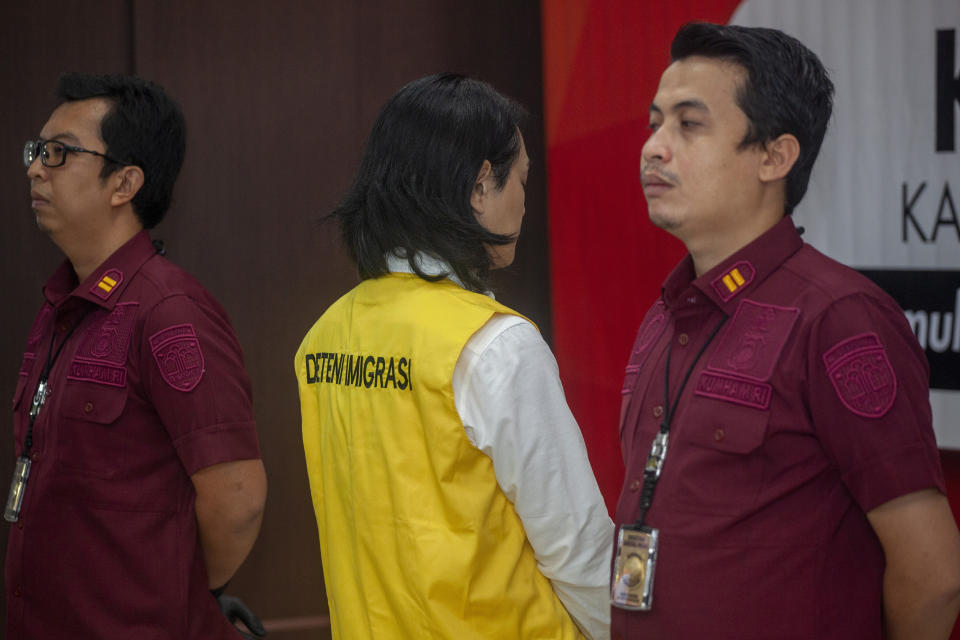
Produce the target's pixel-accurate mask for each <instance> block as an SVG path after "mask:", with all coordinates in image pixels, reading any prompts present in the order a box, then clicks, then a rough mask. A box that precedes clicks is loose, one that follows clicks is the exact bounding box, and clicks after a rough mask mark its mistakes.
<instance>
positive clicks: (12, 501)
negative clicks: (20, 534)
mask: <svg viewBox="0 0 960 640" xmlns="http://www.w3.org/2000/svg"><path fill="white" fill-rule="evenodd" d="M31 464H32V463H31V461H30V458H28V457H26V456H20V457H19V458H17V464H16V466H15V467H14V468H13V480H12V481H11V482H10V495H8V496H7V507H6V509H4V510H3V519H4V520H6V521H7V522H16V521H17V520H19V519H20V507H21V506H22V505H23V494H24V493H25V492H26V490H27V478H29V477H30V465H31Z"/></svg>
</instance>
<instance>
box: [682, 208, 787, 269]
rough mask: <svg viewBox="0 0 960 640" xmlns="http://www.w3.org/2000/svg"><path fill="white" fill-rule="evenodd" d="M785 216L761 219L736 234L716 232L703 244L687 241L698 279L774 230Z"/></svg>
mask: <svg viewBox="0 0 960 640" xmlns="http://www.w3.org/2000/svg"><path fill="white" fill-rule="evenodd" d="M782 219H783V216H782V215H781V216H779V217H775V218H774V217H765V218H759V219H758V220H757V224H752V225H750V226H749V227H741V228H740V229H739V230H737V231H735V232H730V231H727V232H722V231H719V230H717V231H715V232H714V233H713V234H710V236H708V237H707V238H705V239H704V241H703V242H694V241H687V242H685V245H686V247H687V250H688V251H689V252H690V257H691V258H692V259H693V268H694V271H695V272H696V274H697V277H700V276H702V275H703V274H705V273H707V272H708V271H710V270H711V269H713V268H714V267H716V266H717V265H718V264H720V263H721V262H723V261H724V260H726V259H727V258H729V257H730V256H732V255H733V254H735V253H736V252H738V251H740V250H741V249H743V248H744V247H745V246H747V245H748V244H750V243H751V242H753V241H754V240H756V239H757V238H759V237H760V236H762V235H763V234H764V233H766V232H767V231H769V230H770V229H772V228H773V227H774V226H776V224H777V223H778V222H780V220H782Z"/></svg>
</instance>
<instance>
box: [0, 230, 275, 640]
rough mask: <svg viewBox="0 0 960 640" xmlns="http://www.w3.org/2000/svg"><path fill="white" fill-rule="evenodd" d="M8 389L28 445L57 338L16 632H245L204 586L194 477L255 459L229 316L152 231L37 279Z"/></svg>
mask: <svg viewBox="0 0 960 640" xmlns="http://www.w3.org/2000/svg"><path fill="white" fill-rule="evenodd" d="M44 295H45V296H46V299H47V302H46V303H45V304H44V306H43V308H42V309H41V310H40V313H39V314H38V316H37V319H36V320H35V322H34V325H33V328H32V329H31V331H30V335H29V337H28V340H27V348H26V352H25V354H24V357H23V363H22V366H21V368H20V376H19V380H18V384H17V390H16V394H15V396H14V400H13V408H14V437H15V441H16V451H17V454H18V455H20V454H21V453H22V451H23V447H24V438H25V436H26V432H27V424H28V415H27V414H28V412H29V409H30V404H31V398H32V396H33V394H34V390H35V389H36V387H37V382H38V379H39V377H40V374H41V370H42V369H43V367H44V365H45V363H46V361H47V357H48V353H49V351H50V345H51V335H52V336H53V344H54V347H53V349H54V352H56V349H57V348H58V347H59V345H60V344H61V342H62V341H63V339H64V336H65V335H67V334H68V333H69V331H70V329H71V327H73V326H74V324H76V323H79V324H76V330H75V331H74V332H73V333H72V334H71V335H70V337H69V339H68V340H67V341H66V343H65V345H64V347H63V350H62V351H61V352H60V354H59V356H58V357H57V358H56V360H55V362H54V365H53V368H52V371H51V374H50V392H49V396H48V398H47V401H46V404H45V405H44V406H43V409H42V410H41V411H40V414H39V416H38V418H37V420H36V423H35V424H34V427H33V447H32V450H31V452H30V457H31V459H32V460H33V464H32V469H31V472H30V478H29V481H28V483H27V488H26V495H25V497H24V501H23V507H22V510H21V516H20V520H19V521H18V522H17V523H15V524H13V525H10V535H9V543H8V547H7V558H6V596H7V634H6V638H7V639H8V640H20V639H31V640H32V639H38V640H40V639H43V640H49V639H50V638H71V639H87V638H89V639H94V638H96V639H98V640H114V639H115V640H131V639H133V638H136V639H138V640H139V639H144V640H147V639H153V638H189V639H194V638H196V639H199V638H203V639H205V640H206V639H210V638H237V637H238V635H237V632H236V631H235V630H234V629H233V628H232V626H231V625H230V624H229V623H228V622H227V621H226V619H225V618H224V617H223V615H222V614H221V613H220V611H219V608H218V606H217V603H216V601H215V600H214V598H213V597H212V596H211V595H210V593H209V591H208V583H207V575H206V567H205V564H204V560H203V553H202V550H201V548H200V546H199V543H198V538H197V524H196V515H195V512H194V500H195V493H194V489H193V485H192V483H191V480H190V475H191V474H193V473H195V472H196V471H198V470H200V469H203V468H204V467H208V466H210V465H214V464H217V463H221V462H228V461H232V460H243V459H253V458H259V457H260V453H259V447H258V444H257V436H256V431H255V425H254V419H253V413H252V407H251V393H250V383H249V380H248V378H247V375H246V373H245V371H244V368H243V361H242V355H241V351H240V346H239V345H238V343H237V340H236V338H235V336H234V333H233V329H232V328H231V326H230V322H229V320H228V319H227V315H226V313H225V312H224V310H223V309H222V308H221V307H220V305H219V304H217V302H216V301H215V300H214V299H213V298H212V297H211V296H210V294H209V293H207V291H206V290H205V289H204V288H203V287H202V286H201V285H200V284H199V283H198V282H197V281H196V280H195V279H194V278H193V277H191V276H190V275H189V274H187V273H186V272H184V271H183V270H181V269H179V268H178V267H176V266H174V265H173V264H172V263H170V262H168V261H167V260H165V259H164V258H162V257H161V256H159V255H158V254H157V253H156V252H155V250H154V248H153V246H152V244H151V242H150V238H149V236H148V235H147V233H146V232H142V233H140V234H138V235H137V236H135V237H134V238H133V239H131V240H130V241H129V242H127V243H126V244H125V245H124V246H123V247H121V248H120V249H119V250H118V251H117V252H116V253H115V254H114V255H112V256H111V257H110V258H109V259H108V260H107V261H106V262H104V264H102V265H101V266H100V267H99V268H97V270H96V271H94V273H92V274H91V275H90V277H89V278H87V279H86V280H85V281H84V282H82V283H80V284H79V285H78V284H77V281H76V276H75V275H74V273H73V269H72V268H71V266H70V264H69V263H68V262H65V263H64V264H63V265H62V266H61V268H60V269H59V270H58V271H57V272H56V273H55V274H54V275H53V276H52V277H51V279H50V280H49V281H48V282H47V285H46V287H45V289H44Z"/></svg>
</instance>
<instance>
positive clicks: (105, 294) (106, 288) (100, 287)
mask: <svg viewBox="0 0 960 640" xmlns="http://www.w3.org/2000/svg"><path fill="white" fill-rule="evenodd" d="M121 282H123V272H121V271H120V270H119V269H109V270H107V271H106V272H105V273H104V274H103V275H102V276H101V277H100V279H99V280H98V281H97V284H95V285H93V286H92V287H90V293H92V294H93V295H95V296H97V297H98V298H100V299H101V300H107V299H109V298H110V296H111V295H112V294H113V290H114V289H115V288H116V287H117V285H118V284H120V283H121Z"/></svg>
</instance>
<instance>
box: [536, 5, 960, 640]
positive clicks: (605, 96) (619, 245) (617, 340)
mask: <svg viewBox="0 0 960 640" xmlns="http://www.w3.org/2000/svg"><path fill="white" fill-rule="evenodd" d="M738 4H740V2H739V0H674V1H673V2H670V3H664V2H652V1H635V0H542V3H541V5H542V15H543V47H544V56H543V64H544V100H545V105H544V107H545V117H546V131H547V159H546V165H547V173H548V202H549V205H548V206H549V239H550V251H551V256H550V264H551V294H552V297H553V300H552V305H553V333H554V348H555V351H556V356H557V361H558V363H559V365H560V373H561V377H562V379H563V383H564V389H565V391H566V394H567V400H568V402H569V403H570V407H571V409H572V410H573V413H574V415H575V416H576V417H577V420H578V421H579V423H580V427H581V429H582V430H583V436H584V439H585V440H586V443H587V449H588V450H589V453H590V459H591V462H592V463H593V468H594V471H595V473H596V475H597V480H598V481H599V483H600V489H601V491H602V492H603V494H604V497H605V498H606V501H607V506H608V508H609V509H610V511H611V513H612V512H613V509H614V506H615V504H616V500H617V496H618V495H619V492H620V485H621V483H622V481H623V473H624V469H623V462H622V459H621V456H620V446H619V436H618V433H617V428H618V417H619V403H620V385H621V383H622V381H623V368H624V366H625V365H626V359H627V355H628V352H629V349H630V346H631V344H632V343H633V339H634V337H635V333H636V330H637V326H638V325H639V323H640V321H641V320H642V319H643V314H644V313H645V312H646V310H647V308H648V307H649V306H650V305H651V304H652V303H653V301H654V300H655V299H656V297H657V296H658V295H659V292H660V284H661V283H662V282H663V279H664V278H665V277H666V275H667V274H668V273H669V271H670V270H671V269H672V268H673V266H674V265H675V264H676V262H677V261H678V260H679V259H680V258H681V257H682V256H683V254H684V249H683V246H682V245H681V244H680V243H679V242H677V241H676V240H674V239H673V238H671V237H670V236H668V235H667V234H665V233H663V232H660V231H658V230H656V229H654V228H653V226H652V225H651V224H650V222H649V219H648V217H647V207H646V203H645V201H644V199H643V192H642V190H641V188H640V181H639V164H640V147H641V146H642V144H643V142H644V140H645V138H646V131H647V128H646V127H647V120H648V117H647V111H648V108H649V105H650V101H651V99H652V98H653V95H654V93H656V88H657V84H658V82H659V80H660V74H661V73H662V72H663V70H664V69H665V68H666V66H667V64H668V62H669V45H670V41H671V40H672V38H673V34H674V33H675V32H676V30H677V28H678V27H679V26H680V25H682V24H683V23H685V22H689V21H691V20H707V21H710V22H720V23H726V22H728V21H729V20H730V17H731V15H732V14H733V11H734V9H736V7H737V5H738ZM941 456H942V460H943V465H944V472H945V474H946V479H947V488H948V493H949V497H950V498H951V506H952V507H953V511H954V515H955V516H956V515H957V514H958V513H960V497H958V496H960V452H957V451H943V452H942V454H941ZM952 638H953V639H954V640H960V624H958V625H957V628H956V629H955V630H954V633H953V636H952Z"/></svg>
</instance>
